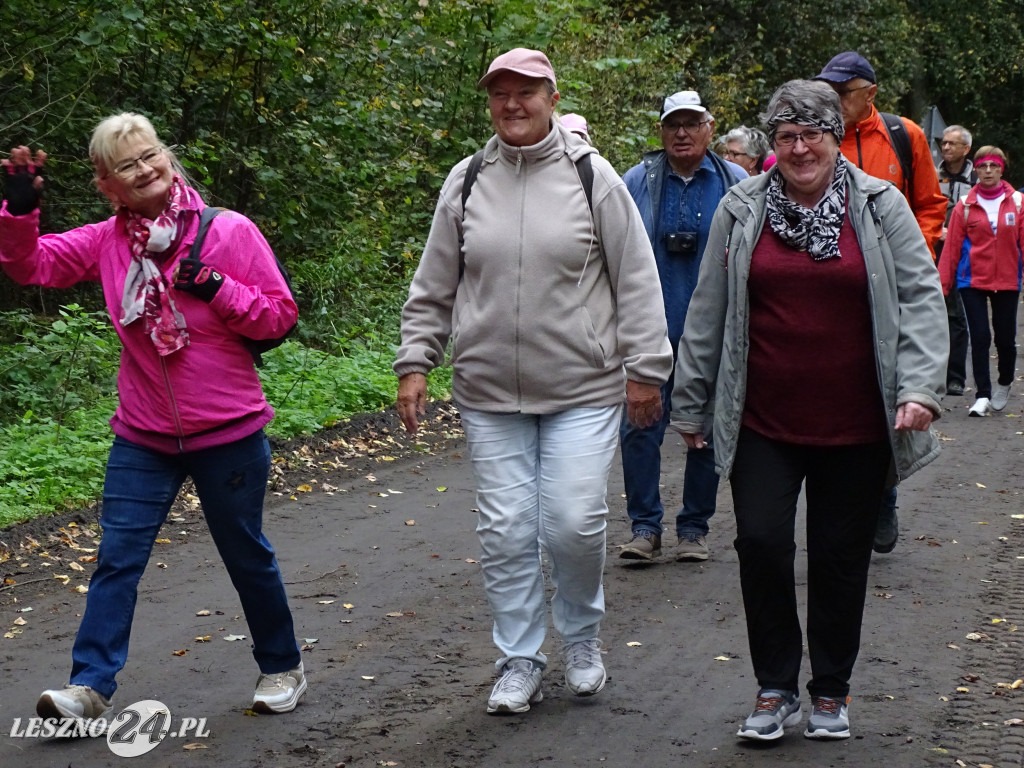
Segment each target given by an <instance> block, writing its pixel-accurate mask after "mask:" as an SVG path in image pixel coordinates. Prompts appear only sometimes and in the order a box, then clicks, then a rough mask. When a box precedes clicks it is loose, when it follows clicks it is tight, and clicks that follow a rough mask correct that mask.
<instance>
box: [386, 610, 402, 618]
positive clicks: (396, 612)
mask: <svg viewBox="0 0 1024 768" xmlns="http://www.w3.org/2000/svg"><path fill="white" fill-rule="evenodd" d="M384 615H385V616H387V617H389V618H392V619H394V618H397V617H399V616H404V615H405V614H404V613H402V612H401V611H392V612H391V613H385V614H384Z"/></svg>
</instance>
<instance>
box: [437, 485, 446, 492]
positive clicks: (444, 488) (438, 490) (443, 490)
mask: <svg viewBox="0 0 1024 768" xmlns="http://www.w3.org/2000/svg"><path fill="white" fill-rule="evenodd" d="M447 490H448V486H447V485H439V486H437V492H438V493H444V492H445V491H447Z"/></svg>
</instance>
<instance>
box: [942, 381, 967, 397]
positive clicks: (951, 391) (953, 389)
mask: <svg viewBox="0 0 1024 768" xmlns="http://www.w3.org/2000/svg"><path fill="white" fill-rule="evenodd" d="M963 393H964V385H963V384H947V385H946V394H947V395H955V396H956V397H960V396H961V395H963Z"/></svg>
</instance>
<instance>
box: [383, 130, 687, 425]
mask: <svg viewBox="0 0 1024 768" xmlns="http://www.w3.org/2000/svg"><path fill="white" fill-rule="evenodd" d="M586 153H594V154H592V155H591V163H592V166H593V170H594V186H593V204H594V206H593V216H591V211H590V208H589V207H588V205H587V199H586V194H585V192H584V190H583V186H582V183H581V181H580V178H579V176H578V173H577V170H576V165H575V161H576V160H577V159H579V157H581V156H582V155H584V154H586ZM468 164H469V158H466V159H465V160H463V161H461V162H460V163H459V164H458V165H456V166H455V168H454V169H453V170H452V171H451V173H450V174H449V175H448V178H447V180H446V181H445V183H444V186H443V187H442V189H441V196H440V199H439V200H438V203H437V209H436V211H435V213H434V221H433V224H432V225H431V229H430V235H429V237H428V239H427V244H426V247H425V249H424V251H423V256H422V258H421V259H420V263H419V267H418V268H417V270H416V275H415V276H414V277H413V281H412V285H411V286H410V288H409V298H408V300H407V301H406V303H405V306H404V307H403V310H402V345H401V348H400V349H399V351H398V357H397V359H396V361H395V363H394V366H393V368H394V371H395V373H397V374H398V375H399V376H404V375H405V374H407V373H426V372H427V371H429V370H431V369H432V368H434V367H436V366H438V365H441V364H442V363H443V362H444V358H445V348H446V346H447V344H448V340H449V337H451V340H452V352H451V362H452V365H453V366H454V369H455V372H454V381H453V396H454V399H455V401H456V402H457V403H459V404H460V405H465V406H467V407H470V408H474V409H476V410H481V411H490V412H497V413H516V412H518V413H532V414H548V413H557V412H560V411H564V410H568V409H570V408H577V407H603V406H609V405H618V404H620V403H622V402H623V400H624V399H625V381H626V378H629V379H633V380H635V381H638V382H642V383H645V384H655V385H659V386H660V385H661V384H663V383H664V382H665V381H667V380H668V377H669V375H670V374H671V372H672V348H671V346H670V345H669V342H668V337H667V334H666V329H665V309H664V306H663V303H662V298H661V290H660V282H659V280H658V270H657V267H656V266H655V263H654V254H653V252H652V251H651V244H650V242H649V241H648V239H647V233H646V231H645V230H644V225H643V222H642V221H641V219H640V213H639V212H638V211H637V209H636V205H634V203H633V200H632V198H630V196H629V192H627V190H626V185H625V184H623V183H622V180H621V179H620V178H619V176H618V174H617V173H616V172H615V170H614V169H613V168H612V167H611V165H610V164H609V163H608V162H607V161H606V160H604V159H603V158H602V157H601V156H600V155H598V154H596V153H595V152H594V149H593V148H592V147H590V146H589V145H588V144H586V143H585V142H584V141H582V140H581V139H579V138H578V137H576V136H574V135H573V134H571V133H569V132H568V131H566V130H565V129H564V128H563V127H562V126H561V125H559V124H557V123H555V124H554V125H553V127H552V130H551V132H550V133H549V134H548V135H547V137H546V138H545V139H543V140H542V141H541V142H540V143H538V144H535V145H533V146H529V147H513V146H510V145H507V144H504V143H503V142H501V141H500V140H499V139H498V137H497V136H493V137H491V139H490V140H489V141H488V142H487V144H486V146H485V147H484V162H483V165H482V166H481V168H480V173H479V176H477V178H476V182H475V183H474V184H473V187H472V191H471V194H470V196H469V199H468V200H467V201H466V209H465V219H463V210H462V182H463V180H464V178H465V175H466V168H467V166H468ZM461 235H464V245H463V255H464V259H463V261H464V272H462V275H461V279H460V257H459V241H460V236H461Z"/></svg>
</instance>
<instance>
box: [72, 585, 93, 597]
mask: <svg viewBox="0 0 1024 768" xmlns="http://www.w3.org/2000/svg"><path fill="white" fill-rule="evenodd" d="M72 591H73V592H77V593H78V594H80V595H84V594H85V593H86V592H88V591H89V588H88V587H87V586H85V584H79V585H78V586H77V587H72Z"/></svg>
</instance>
